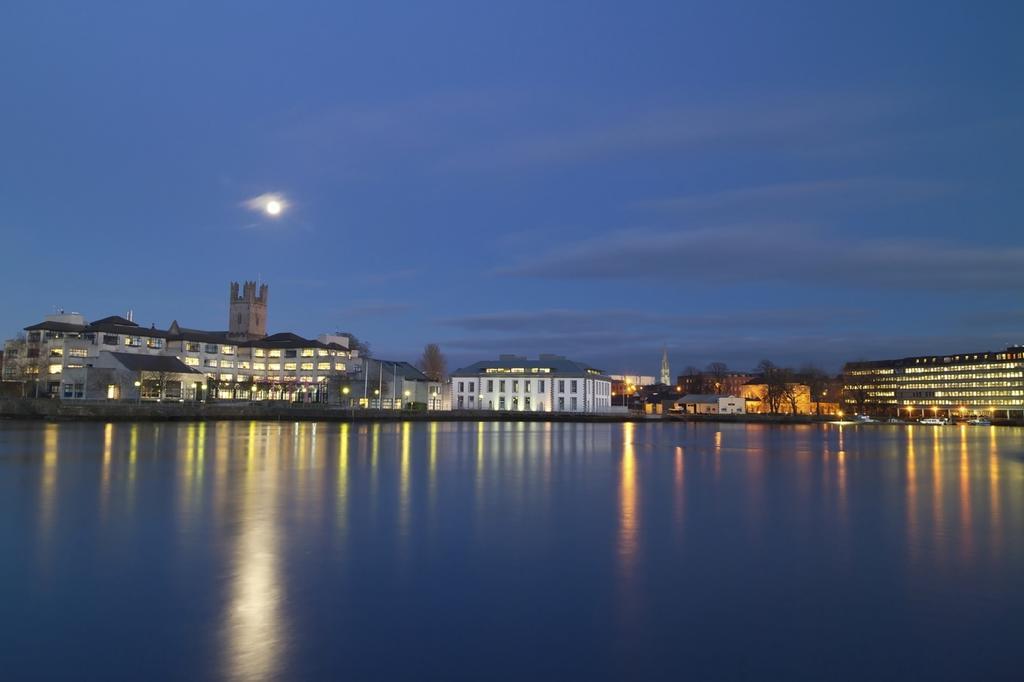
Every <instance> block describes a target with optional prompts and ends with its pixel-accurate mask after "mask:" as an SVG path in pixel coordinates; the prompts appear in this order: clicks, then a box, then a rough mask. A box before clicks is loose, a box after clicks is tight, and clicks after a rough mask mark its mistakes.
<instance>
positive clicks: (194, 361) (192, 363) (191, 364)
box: [184, 357, 199, 367]
mask: <svg viewBox="0 0 1024 682" xmlns="http://www.w3.org/2000/svg"><path fill="white" fill-rule="evenodd" d="M184 362H185V364H186V365H188V366H189V367H198V366H199V358H192V357H186V358H185V361H184Z"/></svg>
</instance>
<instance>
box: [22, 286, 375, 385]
mask: <svg viewBox="0 0 1024 682" xmlns="http://www.w3.org/2000/svg"><path fill="white" fill-rule="evenodd" d="M268 294H269V290H268V287H267V285H266V284H264V285H262V286H260V287H259V288H258V290H257V285H256V283H254V282H245V283H244V284H243V285H242V286H241V287H240V286H239V284H238V283H232V284H231V290H230V301H229V311H230V316H229V319H228V330H227V331H203V330H198V329H189V328H185V327H182V326H181V325H179V324H178V322H177V321H174V322H172V323H171V324H170V325H169V326H168V328H167V329H158V328H157V327H156V326H151V327H148V328H147V327H142V326H140V325H139V324H137V323H136V322H135V321H133V320H132V319H131V314H129V316H128V317H118V316H113V317H105V318H103V319H100V320H96V321H93V322H88V321H86V319H85V318H84V317H83V316H82V315H80V314H78V313H70V314H64V313H59V314H56V315H50V316H47V317H46V319H44V320H43V321H42V322H40V323H38V324H34V325H31V326H29V327H25V337H24V338H23V339H17V340H13V341H8V342H7V344H6V346H5V349H4V351H5V355H6V358H7V362H6V363H5V366H4V370H3V372H4V375H3V379H4V380H5V381H19V382H23V383H29V384H34V386H33V392H34V393H35V394H36V395H39V396H49V397H59V398H62V399H72V400H74V399H109V400H117V399H131V400H137V399H140V400H209V399H218V400H287V401H301V402H324V403H325V402H337V401H338V399H339V398H338V395H340V385H341V382H342V379H343V378H344V377H345V376H346V374H347V372H348V369H349V368H348V365H349V363H350V362H351V361H352V360H354V359H355V357H356V356H357V353H355V352H354V351H350V350H349V348H348V339H347V337H343V336H328V335H322V336H320V337H319V338H318V339H306V338H303V337H301V336H299V335H297V334H292V333H288V332H285V333H279V334H271V335H267V333H266V325H267V302H268ZM332 389H333V390H332ZM336 394H337V395H336Z"/></svg>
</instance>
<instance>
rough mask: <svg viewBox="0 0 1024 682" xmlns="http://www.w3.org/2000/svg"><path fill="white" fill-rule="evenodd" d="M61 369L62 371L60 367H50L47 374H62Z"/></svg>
mask: <svg viewBox="0 0 1024 682" xmlns="http://www.w3.org/2000/svg"><path fill="white" fill-rule="evenodd" d="M60 369H61V366H60V365H50V366H49V367H48V368H47V372H49V373H50V374H60Z"/></svg>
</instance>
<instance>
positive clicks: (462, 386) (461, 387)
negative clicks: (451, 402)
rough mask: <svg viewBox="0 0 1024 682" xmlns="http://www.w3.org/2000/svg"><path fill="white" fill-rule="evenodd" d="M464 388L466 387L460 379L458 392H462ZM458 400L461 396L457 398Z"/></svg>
mask: <svg viewBox="0 0 1024 682" xmlns="http://www.w3.org/2000/svg"><path fill="white" fill-rule="evenodd" d="M465 390H466V387H465V385H464V384H463V383H462V382H461V381H460V382H459V393H462V392H464V391H465ZM459 400H462V399H461V398H459Z"/></svg>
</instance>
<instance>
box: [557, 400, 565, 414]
mask: <svg viewBox="0 0 1024 682" xmlns="http://www.w3.org/2000/svg"><path fill="white" fill-rule="evenodd" d="M558 411H559V412H564V411H565V398H559V399H558Z"/></svg>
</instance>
